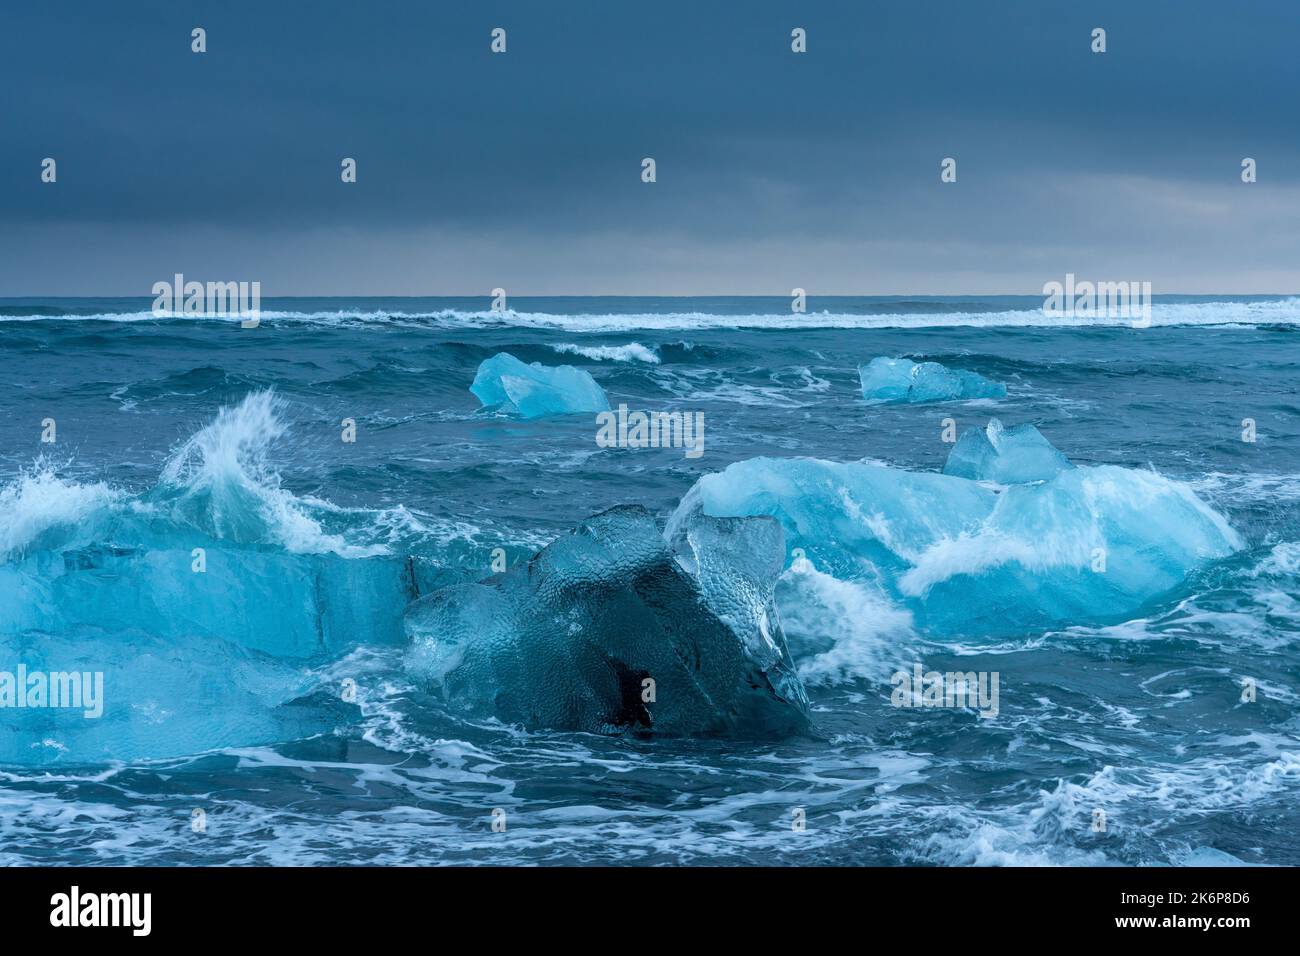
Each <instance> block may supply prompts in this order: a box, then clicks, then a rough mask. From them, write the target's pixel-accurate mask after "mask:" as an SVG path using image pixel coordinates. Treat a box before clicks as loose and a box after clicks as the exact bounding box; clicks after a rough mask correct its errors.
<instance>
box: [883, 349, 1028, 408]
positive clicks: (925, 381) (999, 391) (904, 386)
mask: <svg viewBox="0 0 1300 956" xmlns="http://www.w3.org/2000/svg"><path fill="white" fill-rule="evenodd" d="M858 377H859V379H861V381H862V397H863V398H865V399H866V400H867V401H868V402H869V403H871V404H873V405H893V404H901V403H915V402H947V401H953V400H957V399H960V400H966V399H972V398H1005V397H1006V394H1007V387H1006V386H1005V385H1002V384H1001V383H999V382H991V381H989V380H988V379H987V378H985V377H984V376H982V375H977V374H976V373H975V372H967V371H965V370H964V369H958V368H947V367H946V366H943V365H940V364H939V363H938V362H913V361H911V360H909V359H904V358H885V357H883V356H882V357H880V358H874V359H872V360H871V361H870V362H869V363H868V364H866V365H863V366H860V367H859V368H858Z"/></svg>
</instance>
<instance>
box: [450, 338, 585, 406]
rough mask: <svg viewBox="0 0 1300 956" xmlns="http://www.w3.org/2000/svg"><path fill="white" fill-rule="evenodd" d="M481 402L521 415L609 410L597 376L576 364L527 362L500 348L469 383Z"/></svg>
mask: <svg viewBox="0 0 1300 956" xmlns="http://www.w3.org/2000/svg"><path fill="white" fill-rule="evenodd" d="M469 390H470V391H471V392H473V393H474V394H475V395H476V396H477V397H478V400H479V401H480V402H482V403H483V404H484V405H485V406H487V407H490V408H497V409H500V410H501V411H504V412H507V413H509V414H512V415H518V416H519V417H521V418H540V417H541V416H543V415H570V414H574V413H578V412H604V411H608V410H609V399H607V398H606V397H605V392H604V391H603V390H602V389H601V387H600V386H599V385H597V384H596V380H595V379H594V378H592V377H591V375H590V374H588V373H587V372H584V371H582V370H581V369H577V368H574V367H573V366H572V365H559V366H548V365H542V364H541V363H539V362H533V363H532V364H531V365H530V364H525V363H524V362H521V361H519V359H517V358H515V357H514V356H513V355H511V354H510V353H509V352H498V353H497V354H496V355H494V356H492V357H491V358H489V359H484V360H483V361H482V363H480V364H479V367H478V373H477V374H476V375H475V376H474V384H473V385H471V386H470V387H469Z"/></svg>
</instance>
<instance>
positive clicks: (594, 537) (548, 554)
mask: <svg viewBox="0 0 1300 956" xmlns="http://www.w3.org/2000/svg"><path fill="white" fill-rule="evenodd" d="M674 545H675V546H674V547H670V546H669V544H668V543H667V542H666V541H665V540H664V537H663V536H662V535H661V534H660V531H659V528H658V526H657V525H656V523H655V521H654V519H653V517H652V516H651V515H650V513H649V512H647V511H646V510H645V509H644V508H642V507H640V506H623V507H618V508H613V509H611V510H609V511H605V512H602V513H601V514H599V515H596V516H595V517H592V518H589V519H588V520H586V521H584V522H583V523H582V524H580V525H579V526H578V527H577V528H576V529H574V530H573V531H572V532H570V533H568V534H567V535H564V536H562V537H560V538H558V539H557V540H556V541H554V542H552V543H551V544H550V545H548V546H547V547H546V548H544V549H542V550H541V551H540V552H538V553H537V554H536V555H535V556H534V557H533V558H532V559H531V560H530V561H528V562H527V563H526V564H523V565H520V566H517V567H515V568H513V569H511V570H510V571H508V572H505V573H503V574H499V575H496V576H493V577H491V578H488V579H486V580H484V581H482V582H479V583H475V584H461V585H453V586H451V587H447V588H443V589H441V590H438V591H435V592H434V593H433V594H431V595H429V596H427V597H424V598H421V599H420V600H419V601H416V602H415V603H413V604H412V605H411V606H410V607H409V608H408V609H407V613H406V628H407V631H408V633H409V635H410V638H411V650H410V653H409V656H408V669H409V670H410V672H411V673H412V674H413V675H415V676H416V677H417V678H419V679H420V680H422V681H424V682H426V683H427V684H428V685H430V686H431V687H433V688H436V689H438V690H439V691H441V693H442V695H443V696H444V697H445V699H446V700H447V702H448V704H449V705H450V706H452V707H453V708H454V709H457V710H459V711H462V712H465V713H469V714H474V715H483V716H494V717H497V718H499V719H501V720H504V721H507V722H511V723H517V724H521V725H523V726H525V727H529V728H551V729H561V730H579V731H588V732H594V733H603V734H616V733H622V732H627V731H631V732H641V733H654V734H666V735H725V736H742V737H743V736H757V737H766V736H780V735H785V734H791V733H799V732H801V731H804V730H805V729H806V728H807V727H808V701H807V698H806V696H805V693H804V689H803V685H802V684H801V683H800V681H799V678H798V677H797V676H796V674H795V671H794V667H793V665H792V663H791V660H790V655H789V652H788V651H787V649H786V642H785V636H784V634H783V632H782V630H781V624H780V619H779V617H778V615H777V612H776V606H775V604H774V602H773V597H772V592H773V588H774V586H775V584H776V580H777V578H778V576H779V575H780V573H781V570H782V567H783V564H784V556H785V549H784V546H783V543H782V536H781V528H780V526H779V525H778V524H777V523H776V522H775V521H772V520H770V519H767V518H757V519H756V518H742V519H736V518H729V519H715V518H709V517H707V516H699V517H697V518H696V519H695V520H692V521H690V522H683V523H681V524H679V526H678V528H677V536H676V538H675V542H674Z"/></svg>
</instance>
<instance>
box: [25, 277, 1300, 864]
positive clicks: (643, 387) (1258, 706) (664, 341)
mask: <svg viewBox="0 0 1300 956" xmlns="http://www.w3.org/2000/svg"><path fill="white" fill-rule="evenodd" d="M151 304H152V300H151V299H149V298H138V299H134V298H133V299H61V298H45V299H39V298H37V299H32V298H29V299H12V298H11V299H3V300H0V381H3V383H4V392H3V412H4V414H3V415H0V459H2V462H0V464H2V467H3V474H0V672H10V673H17V671H18V668H19V667H20V665H21V666H22V667H23V668H25V670H26V672H35V671H46V672H51V673H52V672H67V671H78V672H84V673H102V675H103V699H102V705H103V711H102V715H100V716H96V717H87V716H86V715H85V714H84V713H82V712H81V711H80V710H76V709H72V708H63V709H56V708H51V707H40V706H29V707H22V708H20V707H17V706H5V707H0V728H3V734H2V735H0V862H3V863H6V864H15V863H43V864H107V865H127V864H131V865H156V864H181V865H189V864H303V865H331V864H362V863H365V864H410V865H426V864H429V865H433V864H471V865H478V864H543V863H545V864H646V865H653V864H724V865H732V864H837V865H860V864H866V865H916V864H925V865H969V864H975V865H999V864H1026V865H1133V866H1148V865H1174V866H1178V865H1187V864H1223V865H1242V864H1286V865H1296V864H1300V801H1297V794H1298V793H1300V719H1298V717H1297V714H1298V710H1297V705H1298V704H1300V687H1298V686H1297V680H1298V679H1300V298H1294V297H1285V296H1250V297H1234V296H1200V297H1188V296H1164V297H1161V296H1157V297H1156V300H1155V304H1154V306H1153V309H1152V321H1151V325H1150V327H1148V328H1135V327H1134V326H1133V324H1132V323H1131V322H1129V321H1128V320H1121V319H1114V320H1107V319H1100V318H1090V317H1086V316H1084V317H1077V318H1070V319H1064V318H1055V317H1047V316H1045V315H1044V314H1043V311H1042V308H1041V307H1042V300H1041V298H1039V297H1028V296H1013V297H978V296H970V297H834V298H826V297H817V296H813V297H810V298H809V300H808V307H807V312H806V313H803V314H796V313H792V311H791V307H790V300H789V299H787V298H754V297H705V298H689V299H688V298H535V299H527V298H511V299H510V300H509V301H508V306H509V308H508V309H507V310H506V311H504V312H494V311H492V310H490V309H489V307H488V299H487V298H486V297H480V298H465V299H450V298H430V299H413V298H340V299H323V298H322V299H309V298H293V299H265V300H263V302H262V314H261V320H260V324H259V325H258V327H256V328H252V329H246V328H241V327H240V324H239V323H238V322H237V321H232V320H230V319H222V318H211V319H208V318H201V317H193V316H190V317H186V316H174V317H155V316H154V315H153V314H152V313H151V311H150V307H151ZM501 352H508V353H510V354H511V355H513V356H515V357H516V358H518V359H521V360H522V361H524V362H529V363H531V362H538V363H542V364H544V365H549V366H555V365H571V366H574V367H575V368H578V369H581V370H583V371H585V372H587V373H589V374H590V375H591V376H592V377H593V378H594V380H595V382H596V383H597V384H598V385H599V386H600V388H601V389H602V390H603V391H604V393H605V394H606V395H607V396H608V400H609V404H610V406H611V407H612V408H617V407H618V406H620V405H626V406H627V407H628V408H629V409H634V410H643V411H656V410H661V411H681V412H689V413H692V414H695V413H702V419H701V420H702V421H703V422H704V431H703V441H702V452H701V453H700V454H699V455H698V456H688V455H687V454H685V453H684V450H683V449H682V448H678V447H661V448H637V447H604V446H602V445H601V444H598V442H597V440H596V437H597V425H596V421H595V419H594V417H593V415H591V414H585V413H584V414H571V415H548V416H543V417H538V418H529V419H521V418H519V417H517V416H511V415H507V414H503V413H501V412H500V411H499V410H493V409H490V408H489V409H484V408H482V407H481V406H480V402H479V400H478V399H477V398H476V397H475V395H474V394H472V393H471V392H470V391H469V387H470V385H471V383H472V382H473V381H474V379H475V374H476V370H477V369H478V367H479V365H480V363H482V362H483V361H485V360H487V359H489V358H491V357H492V356H494V355H496V354H498V353H501ZM880 356H887V357H891V358H907V359H910V360H912V361H915V362H936V363H940V364H941V365H943V366H946V367H948V368H950V369H959V370H963V371H968V372H973V373H977V374H978V375H980V376H983V377H984V378H986V379H988V380H991V381H993V382H997V383H1002V384H1004V385H1005V387H1006V389H1005V397H994V398H987V397H986V398H977V399H970V400H950V401H933V402H922V403H896V404H868V403H867V402H866V401H865V400H864V398H863V394H862V391H861V387H860V383H859V372H858V369H859V367H860V366H862V365H865V364H866V363H868V362H869V361H870V360H871V359H873V358H876V357H880ZM991 419H997V420H999V421H1000V422H1001V423H1002V424H1003V425H1004V426H1006V427H1007V428H1012V427H1014V426H1017V425H1022V424H1032V425H1033V426H1035V427H1036V428H1037V429H1038V431H1039V432H1041V434H1042V436H1043V437H1044V438H1046V439H1047V440H1048V441H1049V442H1050V443H1051V445H1053V446H1055V448H1056V449H1058V450H1059V451H1060V453H1061V454H1062V455H1064V456H1065V458H1066V459H1068V460H1069V462H1070V463H1072V464H1073V465H1074V466H1076V468H1075V469H1074V470H1072V471H1070V472H1068V473H1066V476H1067V478H1068V477H1069V476H1074V477H1072V478H1069V480H1070V481H1073V482H1074V484H1072V485H1069V486H1068V487H1067V486H1066V485H1064V484H1061V482H1064V481H1065V480H1066V478H1061V479H1053V480H1051V481H1048V482H1047V484H1049V485H1052V488H1047V489H1044V488H1042V487H1038V486H1023V487H1021V488H1006V487H1003V486H996V485H990V483H988V482H984V483H982V484H978V485H977V484H976V483H975V482H970V483H968V484H969V487H967V484H961V485H960V486H959V485H958V484H955V483H956V482H958V479H955V478H954V479H950V480H949V481H947V482H939V481H938V479H937V478H936V479H932V478H930V477H919V476H933V475H936V474H937V473H939V472H941V471H942V470H943V469H944V467H945V462H946V461H947V460H948V456H949V453H950V452H951V451H952V449H953V442H952V441H951V440H945V439H951V438H952V437H953V436H954V434H964V433H965V432H966V431H967V430H968V429H973V430H977V431H980V430H984V429H985V428H986V426H988V424H989V422H990V420H991ZM346 421H350V422H351V423H352V425H353V427H354V437H355V440H353V441H347V440H345V438H344V436H345V433H346V428H347V425H346V423H345V422H346ZM51 439H52V440H51ZM796 459H798V460H803V459H817V460H821V461H825V462H836V463H855V462H864V463H865V464H863V465H861V466H859V465H852V466H846V468H845V469H839V470H837V469H836V468H831V467H830V466H826V467H825V468H823V467H822V466H821V465H816V466H815V469H814V470H813V471H808V472H807V474H809V475H811V476H812V477H807V478H804V477H800V478H798V480H796V479H795V478H792V477H791V475H793V474H795V472H794V471H792V470H791V469H792V468H795V467H797V468H800V469H803V468H804V465H803V464H801V463H796V464H795V465H791V464H790V463H791V460H796ZM744 463H749V464H744ZM728 466H733V467H732V468H731V469H730V470H728ZM837 467H838V466H837ZM783 469H784V470H783ZM816 469H820V470H816ZM724 470H726V475H721V474H720V473H723V472H724ZM804 474H805V471H798V475H800V476H802V475H804ZM836 475H844V476H851V480H850V477H845V478H844V484H843V485H836V484H835V482H836V481H838V480H839V479H838V478H834V477H826V476H836ZM706 476H714V477H712V478H708V477H706ZM746 476H749V477H746ZM702 479H704V486H705V487H706V488H707V489H711V491H712V492H713V498H712V499H711V500H713V501H714V502H715V504H714V505H713V507H716V508H722V507H724V504H722V502H729V503H730V504H729V505H728V506H729V507H732V508H738V509H741V510H739V511H736V510H733V511H731V512H729V513H730V514H762V513H766V514H773V515H774V516H777V517H779V518H780V519H781V521H782V524H783V525H784V531H785V543H786V546H787V554H786V555H785V558H784V560H785V566H786V570H785V571H784V572H783V573H782V574H781V577H780V579H779V581H778V582H777V584H776V590H775V602H776V607H777V609H778V611H779V615H780V624H781V628H782V629H783V632H784V635H785V639H786V641H787V643H788V649H789V656H790V658H791V660H792V662H793V666H794V668H795V670H796V672H797V674H798V676H799V679H800V681H801V682H802V684H803V686H804V689H805V691H806V694H807V698H808V715H809V718H810V721H809V726H808V728H807V729H806V731H803V732H799V733H792V734H791V733H786V734H779V735H763V734H756V735H747V734H707V735H671V734H659V733H653V732H643V730H638V731H631V730H629V731H627V732H614V733H596V732H590V731H588V730H574V729H572V728H569V729H562V728H554V727H545V726H532V725H529V724H528V722H526V721H525V722H519V721H514V720H510V719H502V718H501V717H500V716H497V715H495V714H494V713H492V712H491V708H490V707H488V708H487V710H486V711H485V710H483V709H481V708H480V709H473V708H471V709H469V710H467V709H466V708H464V707H462V706H458V705H457V702H455V701H452V700H450V699H449V698H448V696H447V694H446V693H444V692H443V689H442V688H441V687H440V686H438V685H437V683H436V682H434V681H431V680H430V679H429V675H428V673H427V672H425V671H423V670H421V669H420V668H419V667H418V666H413V662H412V656H411V653H410V636H409V634H408V632H407V629H406V627H405V626H404V612H405V610H406V608H407V607H408V605H409V604H410V602H412V601H414V600H416V599H417V598H421V597H424V596H427V595H429V594H431V593H433V592H435V591H437V590H438V589H440V588H444V587H448V586H456V585H462V584H467V583H469V582H474V581H478V580H480V579H483V578H486V577H488V576H489V575H491V574H493V572H494V571H496V570H500V567H501V566H503V565H505V566H509V567H512V568H519V567H526V566H527V562H528V561H529V559H530V558H531V556H532V555H533V554H534V553H535V552H537V551H538V550H539V549H541V548H544V547H545V546H546V545H548V544H549V543H550V542H552V541H553V540H555V539H557V538H560V537H562V536H564V535H566V534H568V532H569V531H570V529H572V528H574V527H575V526H576V525H578V524H579V523H580V522H582V521H584V520H585V519H587V518H588V517H590V516H592V515H595V514H597V513H599V512H602V511H605V510H606V509H610V508H613V507H616V506H620V505H640V506H642V507H644V508H645V509H647V510H648V511H649V513H650V514H651V515H652V516H653V517H654V519H655V520H656V522H657V523H658V526H659V527H660V528H663V527H665V526H666V525H667V524H668V523H669V521H670V519H671V518H672V517H673V515H674V513H676V512H678V510H679V506H680V505H681V503H682V501H683V499H684V498H686V497H687V495H688V493H690V492H691V490H692V488H693V487H694V486H696V483H697V482H700V481H701V480H702ZM744 481H751V482H752V484H751V485H748V486H746V490H744V491H743V492H742V491H736V490H735V488H736V487H739V485H737V484H736V483H737V482H741V483H743V482H744ZM1054 482H1055V483H1054ZM1058 485H1059V487H1058ZM755 489H757V490H755ZM954 489H956V490H954ZM1053 489H1056V490H1053ZM958 492H960V494H959V493H958ZM967 492H969V495H970V496H972V497H971V501H976V499H978V500H979V501H988V502H1000V503H1010V502H1015V501H1017V500H1018V501H1019V502H1020V503H1021V505H1023V510H1022V511H1018V512H1016V514H1015V515H1014V516H1007V517H1006V518H1005V520H1004V521H1003V523H1002V524H999V525H996V526H994V525H992V524H990V523H989V522H991V521H993V519H992V518H988V517H977V518H975V519H973V518H971V517H970V514H971V512H969V511H962V510H961V509H963V508H967V505H966V504H965V503H964V498H963V497H962V496H965V495H967ZM1016 496H1020V497H1019V498H1017V497H1016ZM959 498H961V499H962V500H959ZM971 507H974V506H973V505H972V506H971ZM989 507H993V505H992V504H990V505H989ZM998 507H1001V505H1000V504H999V505H998ZM1006 507H1007V508H1010V504H1007V505H1006ZM949 511H951V512H952V513H951V514H950V513H949ZM1013 517H1014V520H1013ZM999 520H1002V519H999ZM1081 529H1082V530H1081ZM909 535H912V536H914V537H908V536H909ZM1090 535H1100V536H1102V537H1099V538H1098V539H1097V540H1103V538H1104V540H1106V541H1114V542H1119V543H1116V544H1115V551H1114V553H1113V554H1112V563H1111V567H1110V569H1109V570H1108V571H1106V572H1104V573H1103V574H1099V575H1094V572H1095V571H1096V568H1095V567H1093V568H1089V567H1087V566H1086V565H1088V563H1089V562H1095V560H1096V555H1095V554H1094V550H1095V549H1093V548H1091V547H1086V548H1085V547H1083V545H1085V544H1089V543H1090V542H1091V541H1092V539H1091V538H1090V537H1089V536H1090ZM915 536H919V537H915ZM918 541H920V542H921V543H920V544H918V543H917V542H918ZM1207 541H1210V542H1212V543H1214V542H1217V543H1215V544H1213V545H1211V544H1206V542H1207ZM796 547H797V548H799V549H800V551H799V554H797V555H796V554H795V553H794V549H795V548H796ZM804 561H806V562H809V563H808V564H801V562H804ZM1090 575H1093V576H1090ZM1103 581H1104V582H1105V583H1104V584H1103V583H1099V582H1103ZM918 665H919V666H920V667H922V668H923V669H924V670H925V671H926V672H930V671H936V672H941V673H946V672H960V673H965V672H976V673H980V674H996V675H997V686H998V690H999V695H1000V699H999V700H998V706H997V712H996V714H994V715H985V716H981V714H980V713H979V712H978V711H977V709H976V708H972V707H962V706H950V707H907V706H898V700H897V695H896V694H895V693H894V690H895V676H894V675H896V674H898V673H900V672H905V673H908V674H910V673H912V672H913V670H914V668H915V667H917V666H918ZM557 679H558V680H561V681H563V680H566V679H567V678H566V677H565V676H564V675H560V676H559V677H558V678H557Z"/></svg>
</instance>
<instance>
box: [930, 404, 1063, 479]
mask: <svg viewBox="0 0 1300 956" xmlns="http://www.w3.org/2000/svg"><path fill="white" fill-rule="evenodd" d="M1073 467H1074V465H1073V464H1071V462H1070V460H1069V459H1068V458H1066V457H1065V456H1064V455H1062V454H1061V453H1060V452H1059V451H1057V450H1056V448H1055V447H1053V445H1052V443H1051V442H1049V441H1048V440H1047V439H1046V438H1044V437H1043V435H1042V433H1041V432H1039V430H1038V429H1037V428H1035V427H1034V426H1033V425H1016V426H1014V427H1012V428H1003V427H1002V422H1000V421H998V420H997V419H996V418H994V419H993V420H991V421H990V422H989V423H988V427H987V428H985V429H984V430H983V431H980V430H979V429H974V428H970V429H967V430H966V431H964V432H962V436H961V438H959V439H958V440H957V444H955V445H954V446H953V448H952V451H951V452H949V453H948V462H947V464H945V465H944V466H943V473H944V474H945V475H956V476H957V477H959V478H972V479H974V480H976V481H996V482H998V483H999V484H1003V485H1012V484H1023V483H1024V482H1028V481H1046V480H1047V479H1049V478H1053V477H1055V476H1056V475H1057V474H1059V473H1060V472H1062V471H1067V470H1068V469H1070V468H1073Z"/></svg>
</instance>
